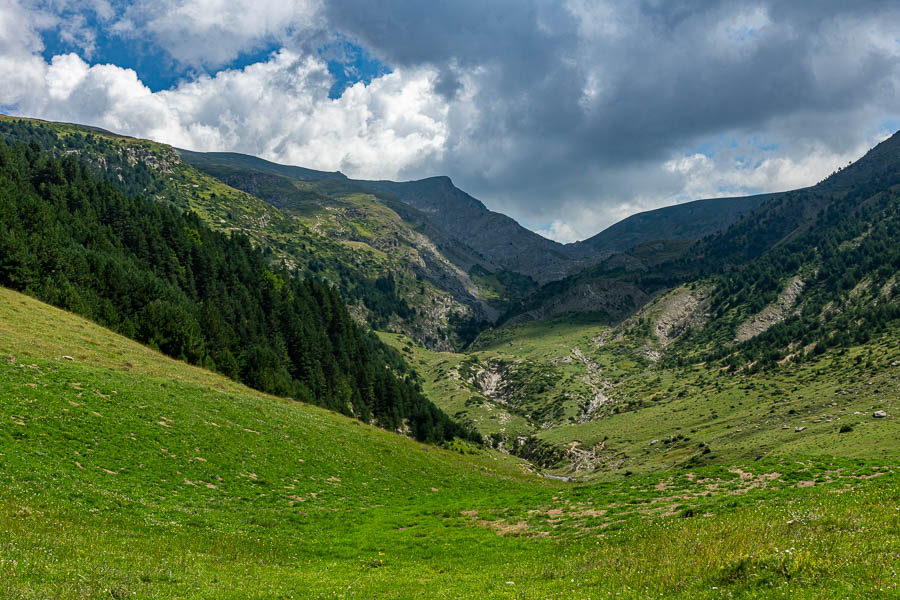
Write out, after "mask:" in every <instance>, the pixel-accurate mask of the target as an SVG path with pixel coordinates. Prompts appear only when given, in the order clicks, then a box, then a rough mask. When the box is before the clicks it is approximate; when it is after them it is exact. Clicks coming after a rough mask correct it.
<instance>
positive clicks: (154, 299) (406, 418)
mask: <svg viewBox="0 0 900 600" xmlns="http://www.w3.org/2000/svg"><path fill="white" fill-rule="evenodd" d="M0 197H2V205H0V284H2V285H6V286H11V287H14V288H15V289H17V290H20V291H26V292H29V293H32V294H34V295H36V296H37V297H40V298H42V299H44V300H47V301H49V302H52V303H54V304H55V305H57V306H60V307H63V308H67V309H71V310H73V311H76V312H78V313H80V314H82V315H84V316H87V317H90V318H92V319H95V320H96V321H98V322H100V323H102V324H104V325H107V326H109V327H112V328H115V329H116V330H117V331H119V332H120V333H122V334H124V335H127V336H129V337H132V338H134V339H137V340H139V341H141V342H144V343H147V344H149V345H151V346H153V347H155V348H157V349H159V350H161V351H163V352H164V353H166V354H168V355H170V356H173V357H175V358H180V359H182V360H185V361H189V362H191V363H192V364H199V365H203V366H205V367H207V368H210V369H213V370H217V371H218V372H220V373H223V374H225V375H227V376H229V377H232V378H234V379H237V380H240V381H242V382H244V383H246V384H247V385H250V386H251V387H254V388H256V389H259V390H261V391H265V392H269V393H275V394H279V395H285V396H292V397H294V398H297V399H302V400H305V401H308V402H312V403H316V404H319V405H322V406H326V407H328V408H331V409H333V410H336V411H339V412H343V413H345V414H348V415H349V414H352V415H354V416H356V417H358V418H360V419H362V420H364V421H366V422H372V423H377V424H379V425H380V426H382V427H385V428H388V429H392V430H402V431H405V432H407V433H409V434H410V435H413V436H415V437H416V438H417V439H420V440H428V441H441V440H445V439H453V438H454V437H457V436H459V437H466V435H467V434H466V432H464V431H462V430H461V429H460V428H459V427H458V426H457V425H456V424H455V423H454V422H453V421H451V420H450V419H449V418H447V416H446V415H444V414H443V413H441V412H440V410H438V409H436V408H435V407H434V405H433V404H432V403H430V402H429V401H428V400H427V399H426V398H425V397H423V396H422V395H421V393H419V391H418V389H417V386H418V384H417V382H416V375H415V373H414V372H412V371H410V370H409V369H408V367H407V366H406V364H405V363H404V361H403V359H402V358H401V357H400V355H399V354H397V353H395V352H393V351H391V350H390V349H389V348H387V347H386V346H384V345H383V344H381V343H380V342H379V341H378V339H377V338H376V337H375V336H373V335H372V334H371V333H369V332H366V331H364V330H363V329H362V328H361V327H360V326H358V325H357V324H356V323H355V322H354V321H353V320H352V318H351V316H350V314H349V312H348V311H347V308H346V307H345V306H344V305H343V303H342V302H341V301H340V299H339V297H338V296H337V294H336V293H335V292H334V291H333V290H331V289H329V288H328V287H326V286H323V285H321V284H320V283H318V282H316V281H315V280H312V279H306V280H303V279H301V278H299V277H296V273H293V272H290V271H287V270H286V269H277V270H276V269H270V268H269V265H267V261H266V259H265V257H264V255H263V253H262V252H261V251H260V250H259V249H257V248H254V247H253V246H252V245H251V243H250V241H249V240H248V239H247V238H246V237H244V236H242V235H240V234H237V233H234V232H232V233H231V234H229V235H225V234H223V233H221V232H216V231H213V230H211V229H210V228H209V227H208V226H206V225H205V224H204V223H203V222H202V221H201V220H200V219H199V218H198V217H197V216H196V215H195V214H193V213H182V212H180V211H178V210H177V209H174V208H172V207H170V206H167V205H165V204H163V203H160V202H152V201H149V200H146V199H145V198H143V197H140V196H128V195H126V194H124V193H123V192H121V191H119V190H118V189H116V188H115V187H113V186H112V185H111V184H109V183H106V182H103V181H101V180H99V179H97V178H96V177H95V176H94V175H93V173H92V171H91V170H90V169H89V168H87V167H86V166H84V165H81V164H79V163H78V162H77V160H76V159H75V158H74V157H72V156H67V157H65V158H63V159H57V158H55V157H54V156H52V155H50V154H48V153H45V152H42V151H41V150H40V149H39V148H38V147H37V146H36V145H29V146H25V145H23V144H16V145H15V146H13V147H8V146H6V145H5V143H4V142H3V141H2V140H0Z"/></svg>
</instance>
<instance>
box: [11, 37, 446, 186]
mask: <svg viewBox="0 0 900 600" xmlns="http://www.w3.org/2000/svg"><path fill="white" fill-rule="evenodd" d="M41 74H42V77H41V78H40V79H39V80H37V81H35V82H32V85H31V89H30V90H29V91H28V93H27V95H26V97H24V98H22V99H21V102H20V103H19V111H20V112H24V113H26V114H30V115H33V116H37V117H41V118H45V119H51V120H67V121H76V122H80V123H87V124H91V125H96V126H100V127H104V128H107V129H110V130H113V131H116V132H119V133H123V134H126V135H132V136H138V137H148V138H152V139H155V140H158V141H161V142H166V143H170V144H173V145H176V146H179V147H184V148H189V149H194V150H205V151H209V150H234V151H240V152H246V153H249V154H255V155H258V156H263V157H265V158H269V159H271V160H276V161H280V162H288V163H292V164H301V165H305V166H308V167H311V168H321V169H328V170H332V169H341V170H343V171H345V172H346V173H347V174H348V175H352V176H356V177H364V178H382V177H397V176H398V174H399V173H400V172H401V171H402V170H403V169H405V168H407V167H408V166H409V165H411V164H414V163H418V162H421V161H423V160H425V159H428V158H429V157H432V158H436V157H439V156H440V153H441V152H442V150H443V147H444V143H445V141H446V138H447V127H446V123H445V120H446V117H447V106H446V104H445V103H444V102H443V100H442V99H441V98H440V97H439V96H437V95H435V94H433V93H432V91H431V90H432V84H433V80H434V77H435V74H434V73H433V72H431V71H429V70H416V71H399V70H398V71H395V72H394V73H391V74H389V75H386V76H384V77H381V78H378V79H376V80H374V81H373V82H372V83H371V84H370V85H368V86H366V85H363V84H362V83H357V84H356V85H354V86H352V87H350V88H349V89H348V90H347V91H346V92H345V93H344V94H343V95H342V96H341V97H340V98H338V99H336V100H333V99H331V98H329V97H328V90H329V89H330V87H331V78H330V75H329V74H328V72H327V69H326V65H325V64H324V62H322V61H321V60H319V59H317V58H313V57H305V58H304V57H301V56H299V55H297V54H294V53H292V52H289V51H281V52H279V53H276V54H273V55H272V56H271V57H270V58H269V60H267V61H265V62H261V63H256V64H253V65H249V66H247V67H245V68H244V69H240V70H227V71H222V72H220V73H218V74H216V75H215V76H214V77H209V76H203V77H200V78H198V79H197V80H196V81H192V82H187V83H182V84H180V85H179V86H177V87H176V88H174V89H172V90H165V91H160V92H155V93H154V92H152V91H151V90H150V89H149V88H147V87H146V86H145V85H144V84H143V83H142V82H141V81H140V80H139V79H138V77H137V74H136V73H135V72H134V71H133V70H131V69H123V68H121V67H117V66H115V65H94V66H90V65H88V64H87V63H86V62H84V61H83V60H82V59H81V58H79V57H78V56H77V55H75V54H66V55H60V56H56V57H54V58H53V59H52V61H51V63H50V64H49V65H44V66H43V69H42V71H41Z"/></svg>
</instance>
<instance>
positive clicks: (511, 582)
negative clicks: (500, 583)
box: [506, 581, 516, 585]
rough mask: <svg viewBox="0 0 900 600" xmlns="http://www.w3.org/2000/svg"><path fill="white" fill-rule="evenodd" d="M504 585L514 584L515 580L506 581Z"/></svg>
mask: <svg viewBox="0 0 900 600" xmlns="http://www.w3.org/2000/svg"><path fill="white" fill-rule="evenodd" d="M506 585H516V582H515V581H507V582H506Z"/></svg>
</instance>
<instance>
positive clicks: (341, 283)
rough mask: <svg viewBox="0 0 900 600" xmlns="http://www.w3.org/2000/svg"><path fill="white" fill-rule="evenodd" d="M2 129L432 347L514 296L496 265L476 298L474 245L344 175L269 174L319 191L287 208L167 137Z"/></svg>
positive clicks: (6, 123)
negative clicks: (163, 140)
mask: <svg viewBox="0 0 900 600" xmlns="http://www.w3.org/2000/svg"><path fill="white" fill-rule="evenodd" d="M0 136H2V137H3V138H4V139H5V140H6V142H7V143H8V144H13V143H16V142H23V143H32V142H33V143H35V144H37V146H38V147H40V148H42V149H43V150H45V151H47V152H50V153H51V154H53V155H54V156H57V157H63V156H68V157H71V158H75V159H77V160H78V162H79V163H80V164H84V165H87V166H88V167H89V168H90V169H91V171H92V172H93V173H94V175H95V176H97V177H100V178H102V179H105V180H106V181H109V182H110V183H112V184H113V185H115V186H116V187H118V188H120V189H121V190H122V191H123V192H125V193H126V194H129V195H135V194H142V195H145V196H147V197H150V198H153V199H154V200H157V201H160V202H166V203H169V204H171V205H172V206H174V207H176V208H178V209H180V210H182V211H190V212H193V213H196V214H197V215H198V216H199V217H200V218H201V219H202V220H203V221H204V222H205V223H207V224H208V225H209V226H210V227H212V228H214V229H216V230H219V231H223V232H226V233H230V232H240V233H241V234H243V235H246V236H247V237H249V238H250V239H251V240H252V242H253V243H254V245H256V246H257V247H260V248H261V249H263V251H264V253H265V254H266V256H267V258H268V260H269V262H270V263H271V265H272V267H273V268H275V269H280V268H287V269H289V270H297V271H299V272H300V273H301V274H302V275H304V276H306V277H312V278H316V279H318V280H320V281H323V282H325V283H327V284H329V285H333V286H336V287H337V288H338V289H339V290H340V293H341V296H342V298H343V299H344V301H345V302H346V303H347V304H348V305H349V306H350V308H351V312H352V314H353V315H354V316H355V317H356V318H357V319H358V320H359V321H362V322H366V323H368V324H369V325H371V326H375V327H381V328H385V327H387V328H391V329H395V330H397V331H401V332H404V333H407V334H409V335H411V336H413V337H414V338H416V339H417V340H419V341H421V342H423V343H426V344H428V345H429V346H430V347H434V348H443V349H449V348H452V347H455V346H457V345H460V344H461V343H464V341H466V340H465V339H463V340H461V339H460V337H461V334H462V335H463V336H471V335H472V334H471V333H466V332H467V330H468V329H470V328H471V325H470V324H477V323H481V322H482V321H485V320H488V319H490V318H491V317H493V316H495V315H496V314H497V310H498V309H496V308H492V306H491V303H495V299H496V300H498V301H499V304H497V305H498V306H501V307H502V306H503V303H504V302H506V300H505V299H504V298H503V297H500V298H497V297H496V296H497V294H496V289H498V288H499V289H501V290H502V289H504V288H503V286H502V284H500V283H499V281H498V279H497V278H496V277H494V276H493V275H491V274H490V272H488V273H489V274H488V276H487V277H486V278H485V277H480V278H479V281H480V282H481V283H480V285H481V286H483V287H484V288H485V289H486V290H487V292H486V297H487V301H484V300H482V299H481V298H478V297H476V296H478V295H479V294H480V292H479V291H478V290H479V289H480V288H479V286H478V285H476V284H475V283H473V281H472V278H471V277H470V276H469V275H468V274H467V273H465V272H464V271H463V270H462V269H460V268H459V267H457V266H456V264H454V262H453V261H454V260H457V261H461V262H462V263H463V264H467V263H466V262H465V261H468V262H469V263H472V262H473V260H472V259H471V258H470V257H468V255H469V254H471V251H468V250H465V249H463V250H459V245H458V244H455V245H454V244H448V245H447V246H448V249H447V250H446V252H447V254H448V255H450V257H451V258H448V257H447V256H445V254H444V251H442V248H439V247H438V244H436V243H435V242H433V241H432V240H431V239H430V238H428V237H427V235H424V234H422V233H420V232H419V231H417V230H416V226H417V225H415V224H413V225H410V224H408V223H407V222H406V221H404V218H403V217H402V216H400V214H398V213H397V212H396V211H394V210H392V209H391V208H390V207H388V206H386V205H385V204H384V203H382V202H380V201H378V200H376V199H374V198H373V197H372V196H371V195H369V194H367V193H363V192H361V191H360V190H359V189H358V188H355V187H352V186H351V189H350V190H347V189H346V188H345V187H343V186H344V185H345V184H342V183H341V182H336V183H337V184H338V186H339V189H338V190H337V191H336V192H334V193H332V191H331V190H325V191H324V192H323V193H319V192H318V191H316V190H315V189H313V190H312V191H310V190H308V189H306V188H303V185H314V183H315V182H313V183H307V184H304V183H302V182H300V181H299V180H293V179H285V177H284V176H282V175H278V174H277V173H276V174H275V175H274V176H273V175H272V174H271V173H269V174H267V175H266V177H267V178H269V179H270V180H271V179H272V178H274V180H275V181H276V182H277V183H278V186H282V187H283V186H284V185H287V186H288V187H289V188H290V189H291V190H293V191H296V192H297V194H296V197H299V198H301V199H302V198H312V202H311V203H308V204H306V205H303V204H302V202H301V203H298V202H295V201H294V198H295V197H294V196H291V201H290V202H288V203H287V205H286V206H285V210H281V209H279V208H278V207H276V206H275V205H273V204H271V203H269V202H266V201H265V200H263V199H261V198H259V197H257V196H256V195H254V194H250V193H247V192H244V191H241V190H238V189H235V188H233V187H231V186H229V185H226V184H225V183H223V182H222V181H220V180H219V179H216V178H214V177H212V176H210V175H208V174H205V173H202V172H200V171H198V170H197V169H195V168H194V167H193V166H191V165H190V164H189V163H187V162H185V161H183V160H181V157H180V155H179V154H178V152H176V151H175V150H174V149H173V148H171V147H170V146H166V145H164V144H158V143H155V142H152V141H147V140H136V139H133V138H127V137H123V136H117V135H114V134H107V133H106V132H102V131H100V130H97V129H94V128H88V127H81V126H75V125H67V124H61V123H47V122H42V121H36V120H30V119H20V118H10V117H2V116H0ZM228 156H230V155H228ZM237 156H238V157H240V156H241V155H237ZM244 158H246V157H244ZM242 160H243V159H242ZM248 160H249V159H248ZM244 162H246V161H244ZM250 162H252V163H254V164H255V161H253V160H250ZM288 169H290V168H288ZM291 172H293V171H291ZM295 183H296V184H298V185H300V187H301V189H299V190H298V188H297V187H296V186H295ZM328 183H329V182H328V181H323V182H321V184H322V185H327V184H328ZM278 186H276V189H280V188H279V187H278ZM260 193H262V192H260ZM310 207H311V210H305V209H309V208H310ZM400 210H401V212H402V213H404V214H405V213H407V212H409V211H412V210H413V209H410V208H408V207H406V206H405V205H401V208H400ZM285 211H290V212H285ZM411 218H414V217H411ZM459 256H462V257H463V258H462V259H460V258H459ZM501 276H502V273H501ZM501 278H502V277H501ZM526 283H527V282H526ZM531 285H532V286H533V284H531ZM514 292H515V290H513V293H514Z"/></svg>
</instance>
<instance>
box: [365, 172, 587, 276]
mask: <svg viewBox="0 0 900 600" xmlns="http://www.w3.org/2000/svg"><path fill="white" fill-rule="evenodd" d="M357 183H358V184H360V185H361V186H363V187H366V188H368V189H372V190H374V191H376V192H381V193H384V194H388V195H390V196H392V197H394V198H397V199H398V200H400V201H402V202H405V203H406V204H409V205H410V206H412V207H414V208H416V209H418V210H420V211H422V212H423V213H425V214H426V215H427V216H428V218H429V219H430V220H431V221H432V222H433V223H434V224H435V225H436V226H437V227H438V228H440V229H441V230H442V231H444V232H446V233H447V234H448V235H450V236H451V237H453V238H455V239H457V240H463V241H465V243H466V244H467V245H469V246H470V247H472V248H473V249H474V250H476V251H477V252H479V253H480V254H482V255H484V256H485V257H486V258H487V259H489V260H491V261H492V262H494V263H496V264H498V265H500V266H501V267H503V268H505V269H507V270H509V271H514V272H517V273H521V274H523V275H527V276H529V277H532V278H533V279H535V280H536V281H538V282H540V283H543V282H546V281H552V280H554V279H559V278H561V277H563V276H565V275H566V274H568V273H570V272H572V270H573V269H574V268H576V267H577V266H578V265H580V264H581V263H578V264H574V263H573V260H572V256H570V253H569V252H567V250H566V247H565V246H563V245H562V244H559V243H557V242H554V241H552V240H548V239H546V238H544V237H541V236H540V235H538V234H536V233H534V232H532V231H529V230H527V229H525V228H524V227H522V226H521V225H519V224H518V223H516V222H515V221H514V220H513V219H511V218H509V217H507V216H506V215H503V214H500V213H496V212H493V211H490V210H488V209H487V208H486V207H485V206H484V204H482V203H481V202H480V201H479V200H476V199H475V198H473V197H472V196H470V195H469V194H467V193H465V192H464V191H462V190H460V189H459V188H457V187H456V186H455V185H453V182H452V181H451V180H450V178H449V177H431V178H429V179H422V180H420V181H408V182H402V183H398V182H394V181H358V182H357Z"/></svg>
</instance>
